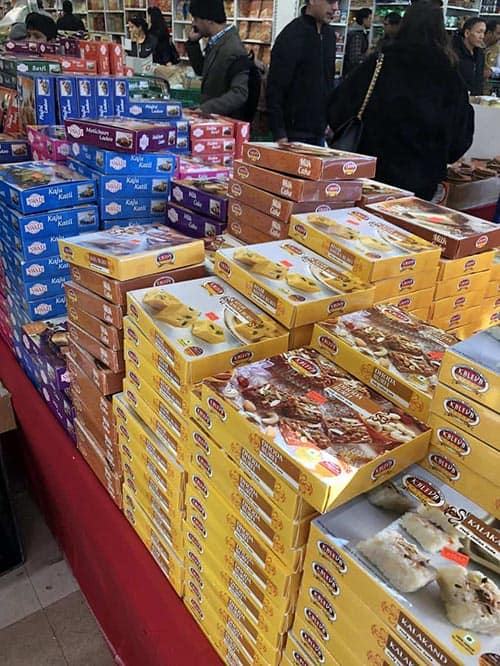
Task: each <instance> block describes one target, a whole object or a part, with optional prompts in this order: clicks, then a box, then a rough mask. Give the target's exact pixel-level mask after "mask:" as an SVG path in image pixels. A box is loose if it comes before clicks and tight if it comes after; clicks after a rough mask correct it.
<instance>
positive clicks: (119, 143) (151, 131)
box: [49, 118, 177, 154]
mask: <svg viewBox="0 0 500 666" xmlns="http://www.w3.org/2000/svg"><path fill="white" fill-rule="evenodd" d="M49 124H50V123H49ZM65 127H66V134H67V136H68V138H69V139H70V140H77V141H78V142H79V143H85V144H89V145H91V146H95V147H96V148H103V149H107V150H112V151H116V152H123V153H134V154H137V153H154V152H158V151H160V150H168V149H169V148H171V147H172V146H175V142H176V137H177V129H176V127H175V125H174V124H172V123H168V122H165V123H163V124H160V123H158V122H153V121H147V120H141V121H139V120H131V119H129V118H105V119H102V120H85V119H78V118H72V119H70V120H67V121H65Z"/></svg>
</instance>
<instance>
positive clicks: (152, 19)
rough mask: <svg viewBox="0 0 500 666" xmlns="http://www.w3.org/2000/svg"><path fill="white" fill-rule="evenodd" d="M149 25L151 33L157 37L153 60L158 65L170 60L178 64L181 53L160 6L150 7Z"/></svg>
mask: <svg viewBox="0 0 500 666" xmlns="http://www.w3.org/2000/svg"><path fill="white" fill-rule="evenodd" d="M148 26H149V34H150V35H152V36H153V37H154V38H155V39H156V46H155V50H154V51H153V62H155V63H157V64H158V65H166V64H168V63H169V62H170V63H172V64H173V65H176V64H177V63H178V62H179V60H180V58H179V54H178V52H177V49H176V48H175V45H174V43H173V42H172V38H171V37H170V31H169V29H168V25H167V22H166V21H165V19H164V18H163V14H162V13H161V10H160V9H159V8H158V7H149V8H148Z"/></svg>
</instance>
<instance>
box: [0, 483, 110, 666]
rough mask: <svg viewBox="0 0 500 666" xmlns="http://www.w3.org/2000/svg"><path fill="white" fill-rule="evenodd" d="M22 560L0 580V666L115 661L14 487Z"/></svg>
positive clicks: (21, 490) (23, 494) (88, 665)
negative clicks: (23, 556) (23, 558)
mask: <svg viewBox="0 0 500 666" xmlns="http://www.w3.org/2000/svg"><path fill="white" fill-rule="evenodd" d="M13 494H14V502H15V512H16V516H17V519H18V522H19V526H20V530H21V535H22V539H23V544H24V548H25V555H26V562H25V564H24V566H22V567H20V568H18V569H15V570H14V571H11V572H9V573H7V574H4V575H2V576H0V666H68V665H69V666H111V665H112V664H114V663H115V662H114V659H113V657H112V655H111V653H110V651H109V648H108V646H107V643H106V641H105V640H104V637H103V635H102V634H101V632H100V630H99V627H98V625H97V623H96V621H95V619H94V616H93V615H92V613H91V611H90V609H89V608H88V606H87V603H86V601H85V599H84V597H83V595H82V593H81V592H80V590H79V588H78V583H77V582H76V580H75V579H74V578H73V576H72V574H71V571H70V569H69V566H68V564H67V563H66V561H65V559H64V558H63V555H62V553H61V551H60V550H59V548H58V546H57V544H56V542H55V541H54V539H53V537H52V535H51V533H50V531H49V529H48V527H47V525H46V524H45V522H44V520H43V518H42V516H41V514H40V512H39V510H38V508H37V506H36V504H35V503H34V502H33V500H32V499H31V497H30V496H29V494H28V492H27V490H26V488H25V487H24V486H23V484H22V483H21V484H20V483H19V482H16V487H15V489H14V493H13Z"/></svg>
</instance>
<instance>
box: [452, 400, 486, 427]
mask: <svg viewBox="0 0 500 666" xmlns="http://www.w3.org/2000/svg"><path fill="white" fill-rule="evenodd" d="M443 407H444V410H445V412H446V413H447V414H448V415H449V416H452V417H454V418H456V419H458V420H459V421H462V422H463V423H465V424H466V425H468V426H476V425H477V424H478V423H479V421H480V418H479V414H478V413H477V412H476V410H475V409H474V407H472V406H471V405H469V404H468V403H466V402H465V401H464V400H458V399H457V398H446V399H445V400H444V402H443Z"/></svg>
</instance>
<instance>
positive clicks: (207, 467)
mask: <svg viewBox="0 0 500 666" xmlns="http://www.w3.org/2000/svg"><path fill="white" fill-rule="evenodd" d="M196 462H197V463H198V464H199V465H200V467H201V468H202V469H203V471H204V472H205V473H206V474H207V475H208V476H210V477H211V476H212V468H211V467H210V463H209V462H208V460H207V459H206V458H204V457H203V456H202V455H201V453H197V454H196Z"/></svg>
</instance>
